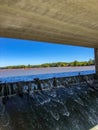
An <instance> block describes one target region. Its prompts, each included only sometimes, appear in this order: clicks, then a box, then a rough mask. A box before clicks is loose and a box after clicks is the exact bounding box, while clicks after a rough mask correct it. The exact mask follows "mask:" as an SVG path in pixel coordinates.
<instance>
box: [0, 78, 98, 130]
mask: <svg viewBox="0 0 98 130" xmlns="http://www.w3.org/2000/svg"><path fill="white" fill-rule="evenodd" d="M84 78H85V80H83V83H82V80H80V79H79V77H78V78H75V77H73V79H74V81H75V82H76V83H77V84H75V85H71V84H70V82H72V81H69V79H68V81H67V82H69V84H67V86H66V84H64V83H65V79H62V78H61V79H60V80H58V86H57V88H53V86H52V84H51V83H52V82H50V80H47V82H46V83H45V84H44V86H45V87H47V84H48V87H49V89H48V90H44V91H43V92H41V91H37V92H32V93H31V94H30V95H28V94H24V95H23V96H22V97H21V96H18V95H15V96H12V97H9V99H8V100H7V102H6V104H3V103H2V97H0V130H90V129H91V128H92V127H94V126H96V125H97V124H98V77H96V78H95V77H93V76H91V77H88V76H84Z"/></svg>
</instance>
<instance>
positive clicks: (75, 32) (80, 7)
mask: <svg viewBox="0 0 98 130" xmlns="http://www.w3.org/2000/svg"><path fill="white" fill-rule="evenodd" d="M0 36H1V37H11V38H21V39H29V40H39V41H47V42H54V43H64V44H71V45H78V46H87V47H93V48H98V0H0Z"/></svg>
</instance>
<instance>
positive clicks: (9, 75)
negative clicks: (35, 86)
mask: <svg viewBox="0 0 98 130" xmlns="http://www.w3.org/2000/svg"><path fill="white" fill-rule="evenodd" d="M79 73H80V74H81V75H86V74H93V73H95V66H85V67H51V68H34V69H3V70H0V81H2V82H17V81H30V80H33V79H34V78H40V79H48V78H53V77H69V76H76V75H78V74H79Z"/></svg>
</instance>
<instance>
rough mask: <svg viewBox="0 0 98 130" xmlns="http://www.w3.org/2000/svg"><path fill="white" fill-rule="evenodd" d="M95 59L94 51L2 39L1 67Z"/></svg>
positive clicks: (0, 48)
mask: <svg viewBox="0 0 98 130" xmlns="http://www.w3.org/2000/svg"><path fill="white" fill-rule="evenodd" d="M90 58H91V59H94V49H92V48H84V47H76V46H68V45H59V44H52V43H51V44H50V43H44V42H37V41H27V40H16V39H9V38H0V67H2V66H9V65H23V64H24V65H28V64H31V65H35V64H42V63H51V62H59V61H61V62H71V61H74V60H78V61H87V60H89V59H90Z"/></svg>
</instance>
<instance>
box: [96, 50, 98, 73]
mask: <svg viewBox="0 0 98 130" xmlns="http://www.w3.org/2000/svg"><path fill="white" fill-rule="evenodd" d="M95 69H96V73H97V74H98V49H96V48H95Z"/></svg>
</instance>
